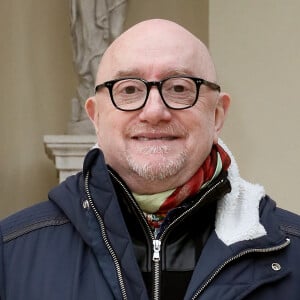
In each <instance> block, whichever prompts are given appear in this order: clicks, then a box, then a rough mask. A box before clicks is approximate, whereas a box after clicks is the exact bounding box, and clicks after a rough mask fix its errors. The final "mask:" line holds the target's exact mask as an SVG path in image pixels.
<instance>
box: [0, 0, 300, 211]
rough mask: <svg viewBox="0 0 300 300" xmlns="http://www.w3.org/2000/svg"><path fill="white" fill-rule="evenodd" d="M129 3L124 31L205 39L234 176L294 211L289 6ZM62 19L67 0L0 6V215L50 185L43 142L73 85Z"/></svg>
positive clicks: (293, 43) (58, 129)
mask: <svg viewBox="0 0 300 300" xmlns="http://www.w3.org/2000/svg"><path fill="white" fill-rule="evenodd" d="M128 2H129V5H128V8H129V10H128V17H127V20H126V24H125V25H126V26H125V27H126V28H128V27H129V26H131V25H132V24H134V23H136V22H137V21H140V20H143V19H148V18H153V17H164V18H169V19H172V20H174V21H177V22H179V23H181V24H182V25H184V26H186V27H187V28H188V29H190V30H191V31H192V32H193V33H194V34H196V35H197V36H199V37H201V39H202V40H203V41H204V42H206V43H208V42H209V44H210V48H211V50H212V53H213V56H214V58H215V61H216V64H217V69H218V72H219V77H220V82H221V84H222V86H223V88H224V89H225V90H227V91H228V92H230V93H231V94H232V96H233V101H232V109H231V112H230V115H229V119H228V123H227V125H226V127H225V131H224V134H223V137H224V140H225V141H226V142H227V143H228V144H229V146H230V147H231V148H232V150H233V152H234V154H235V155H236V158H237V160H238V162H239V164H240V168H241V173H242V175H244V176H245V177H246V178H248V179H250V180H251V181H254V182H257V181H258V182H261V183H262V184H264V185H265V186H266V189H267V191H268V192H270V194H272V195H274V196H275V198H276V200H278V202H279V203H280V205H281V206H284V207H286V208H290V209H293V210H294V211H298V212H300V204H298V203H299V201H298V200H297V192H296V187H297V183H298V182H299V176H297V174H298V172H297V169H298V168H299V161H298V160H297V156H296V154H297V152H298V150H299V149H300V144H299V139H298V130H299V119H300V118H299V111H300V108H299V104H298V103H299V101H298V99H297V98H298V97H297V90H296V89H297V86H298V82H297V75H298V73H299V71H298V70H300V68H299V67H300V66H299V65H300V61H299V54H298V52H299V49H300V41H299V34H298V28H299V24H298V23H299V21H298V20H297V15H296V14H297V11H299V9H300V4H298V2H297V0H294V1H291V0H288V1H275V2H274V1H273V0H269V1H267V0H264V1H260V0H254V1H235V0H226V1H219V0H211V1H209V5H208V0H205V1H202V0H176V1H175V0H164V1H162V0H152V1H148V0H128ZM274 3H275V4H274ZM68 17H69V10H68V1H62V0H44V1H39V0H27V1H22V0H5V1H2V3H1V9H0V25H1V34H0V44H1V52H0V53H1V55H0V62H1V69H0V91H1V97H2V101H1V110H0V122H1V123H0V136H1V139H2V143H1V147H0V161H1V168H0V191H1V195H2V197H1V203H0V217H2V216H5V215H7V214H9V213H11V212H13V211H16V210H17V209H20V208H23V207H25V206H28V205H29V204H31V203H34V202H38V201H40V200H42V199H45V198H46V197H47V192H48V190H49V188H50V187H52V186H54V185H55V184H56V182H57V178H56V172H55V171H54V166H53V164H52V162H51V161H50V160H48V158H47V157H46V155H45V153H44V148H43V142H42V140H43V135H44V134H63V133H65V131H66V128H67V122H68V120H69V114H70V113H69V111H70V99H71V98H72V96H73V95H74V91H75V88H76V75H75V74H74V71H73V65H72V52H71V43H70V38H69V18H68ZM208 25H209V26H208ZM208 29H209V30H208Z"/></svg>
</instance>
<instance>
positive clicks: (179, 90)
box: [173, 85, 185, 93]
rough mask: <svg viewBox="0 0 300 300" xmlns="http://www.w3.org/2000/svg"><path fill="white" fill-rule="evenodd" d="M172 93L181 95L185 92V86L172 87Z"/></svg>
mask: <svg viewBox="0 0 300 300" xmlns="http://www.w3.org/2000/svg"><path fill="white" fill-rule="evenodd" d="M173 91H174V92H176V93H182V92H184V91H185V86H183V85H174V86H173Z"/></svg>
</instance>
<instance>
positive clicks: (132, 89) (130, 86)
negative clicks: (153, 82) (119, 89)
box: [124, 85, 137, 94]
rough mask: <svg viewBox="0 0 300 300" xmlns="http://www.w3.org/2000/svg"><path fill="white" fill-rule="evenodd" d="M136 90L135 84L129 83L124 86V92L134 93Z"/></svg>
mask: <svg viewBox="0 0 300 300" xmlns="http://www.w3.org/2000/svg"><path fill="white" fill-rule="evenodd" d="M136 91H137V88H136V86H133V85H129V86H126V87H125V88H124V93H125V94H134V93H136Z"/></svg>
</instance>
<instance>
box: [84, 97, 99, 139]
mask: <svg viewBox="0 0 300 300" xmlns="http://www.w3.org/2000/svg"><path fill="white" fill-rule="evenodd" d="M85 111H86V113H87V115H88V117H89V118H90V120H91V121H92V123H93V124H94V127H95V130H96V133H97V132H98V129H97V128H98V119H99V113H98V110H97V102H96V99H95V97H91V98H89V99H87V100H86V102H85Z"/></svg>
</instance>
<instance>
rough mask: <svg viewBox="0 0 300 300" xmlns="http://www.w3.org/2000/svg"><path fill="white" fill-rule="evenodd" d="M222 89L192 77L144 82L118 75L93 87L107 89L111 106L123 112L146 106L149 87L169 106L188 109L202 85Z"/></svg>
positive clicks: (139, 79) (96, 90)
mask: <svg viewBox="0 0 300 300" xmlns="http://www.w3.org/2000/svg"><path fill="white" fill-rule="evenodd" d="M202 84H203V85H205V86H207V87H209V88H210V89H212V90H214V91H219V92H220V91H221V88H220V86H219V85H217V84H216V83H213V82H210V81H207V80H204V79H201V78H197V77H191V76H173V77H168V78H165V79H163V80H161V81H146V80H144V79H141V78H120V79H115V80H110V81H106V82H104V83H102V84H99V85H97V86H96V88H95V93H97V92H98V91H99V90H100V89H102V88H103V87H106V88H107V89H108V90H109V94H110V98H111V101H112V103H113V105H114V106H115V107H116V108H117V109H120V110H123V111H134V110H138V109H141V108H143V107H144V106H145V104H146V102H147V99H148V96H149V93H150V89H151V88H152V86H156V87H157V88H158V91H159V94H160V96H161V98H162V101H163V102H164V104H165V105H166V106H167V107H168V108H171V109H176V110H180V109H187V108H189V107H192V106H193V105H195V103H196V102H197V99H198V96H199V90H200V86H201V85H202Z"/></svg>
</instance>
